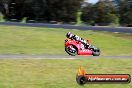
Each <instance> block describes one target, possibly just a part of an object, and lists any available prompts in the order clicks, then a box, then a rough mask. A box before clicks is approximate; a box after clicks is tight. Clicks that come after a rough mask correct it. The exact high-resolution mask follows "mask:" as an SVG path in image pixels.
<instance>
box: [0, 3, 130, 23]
mask: <svg viewBox="0 0 132 88" xmlns="http://www.w3.org/2000/svg"><path fill="white" fill-rule="evenodd" d="M0 12H1V13H2V14H4V18H5V19H6V20H12V19H13V20H14V19H16V20H18V21H21V20H22V19H23V18H24V17H25V18H26V20H27V22H28V21H30V20H34V21H39V22H40V21H42V22H45V21H46V22H50V21H57V22H64V23H69V22H76V19H77V17H78V15H77V13H78V12H81V13H82V15H81V17H78V18H81V20H82V21H83V22H84V23H88V24H91V25H94V24H98V25H109V24H111V23H112V24H132V1H131V0H99V1H98V2H97V3H95V4H91V3H88V2H84V0H0ZM82 21H80V23H81V22H82Z"/></svg>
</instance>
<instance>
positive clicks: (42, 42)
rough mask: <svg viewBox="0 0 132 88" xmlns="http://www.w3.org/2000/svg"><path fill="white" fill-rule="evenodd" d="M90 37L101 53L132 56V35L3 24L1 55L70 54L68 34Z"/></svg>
mask: <svg viewBox="0 0 132 88" xmlns="http://www.w3.org/2000/svg"><path fill="white" fill-rule="evenodd" d="M68 31H71V32H73V33H74V34H77V35H79V36H80V37H82V38H85V39H87V38H88V39H90V40H91V41H92V42H91V43H92V44H93V45H95V46H97V47H99V48H100V49H101V55H109V56H110V55H132V46H131V45H132V34H129V35H128V34H120V35H117V34H114V33H108V32H96V31H82V30H70V29H67V30H66V29H65V30H64V29H62V28H59V29H56V28H37V27H17V26H0V54H51V55H52V54H62V55H64V54H66V53H65V51H64V39H65V34H66V33H67V32H68Z"/></svg>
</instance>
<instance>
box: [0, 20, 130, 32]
mask: <svg viewBox="0 0 132 88" xmlns="http://www.w3.org/2000/svg"><path fill="white" fill-rule="evenodd" d="M0 25H13V26H29V27H48V28H64V29H79V30H93V31H108V32H122V33H132V27H101V26H100V27H98V26H77V25H68V24H48V23H17V22H0Z"/></svg>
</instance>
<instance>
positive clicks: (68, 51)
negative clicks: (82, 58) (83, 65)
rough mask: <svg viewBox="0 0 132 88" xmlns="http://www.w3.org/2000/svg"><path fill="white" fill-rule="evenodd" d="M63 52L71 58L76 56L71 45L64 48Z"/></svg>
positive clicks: (75, 51) (75, 50)
mask: <svg viewBox="0 0 132 88" xmlns="http://www.w3.org/2000/svg"><path fill="white" fill-rule="evenodd" d="M65 51H66V52H67V53H68V54H69V55H71V56H76V55H77V49H76V48H75V47H74V46H73V45H68V46H66V47H65Z"/></svg>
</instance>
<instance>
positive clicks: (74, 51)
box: [65, 39, 100, 56]
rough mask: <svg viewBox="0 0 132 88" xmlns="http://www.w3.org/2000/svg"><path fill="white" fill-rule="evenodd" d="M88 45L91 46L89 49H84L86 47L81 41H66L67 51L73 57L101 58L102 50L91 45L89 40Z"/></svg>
mask: <svg viewBox="0 0 132 88" xmlns="http://www.w3.org/2000/svg"><path fill="white" fill-rule="evenodd" d="M87 43H88V44H89V45H90V46H89V47H88V48H86V47H84V45H83V44H82V43H81V42H79V41H75V40H71V39H66V40H65V51H66V52H67V53H68V54H69V55H71V56H76V55H93V56H99V55H100V49H99V48H96V47H95V46H93V45H91V44H90V41H89V40H87Z"/></svg>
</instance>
